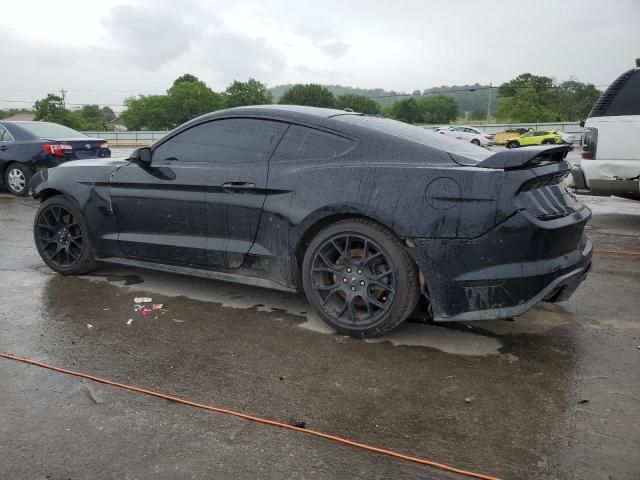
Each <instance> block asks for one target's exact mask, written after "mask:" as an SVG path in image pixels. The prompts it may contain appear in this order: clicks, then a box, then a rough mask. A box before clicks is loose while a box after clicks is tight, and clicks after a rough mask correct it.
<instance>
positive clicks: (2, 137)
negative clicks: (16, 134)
mask: <svg viewBox="0 0 640 480" xmlns="http://www.w3.org/2000/svg"><path fill="white" fill-rule="evenodd" d="M13 141H14V140H13V136H12V135H11V134H10V133H9V130H7V129H6V128H5V127H3V126H2V125H0V142H13Z"/></svg>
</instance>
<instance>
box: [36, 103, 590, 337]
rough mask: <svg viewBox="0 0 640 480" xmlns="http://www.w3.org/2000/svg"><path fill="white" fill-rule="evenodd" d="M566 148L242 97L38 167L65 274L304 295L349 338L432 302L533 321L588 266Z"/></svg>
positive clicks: (484, 315) (48, 258)
mask: <svg viewBox="0 0 640 480" xmlns="http://www.w3.org/2000/svg"><path fill="white" fill-rule="evenodd" d="M566 152H567V147H564V146H558V147H540V148H531V149H526V150H524V149H523V150H516V151H503V152H499V153H495V154H493V153H492V152H490V151H488V150H485V149H483V148H480V147H476V146H474V145H471V144H468V145H467V144H465V143H463V142H459V141H457V140H455V139H448V138H446V137H444V136H443V135H436V134H433V133H431V132H428V131H426V130H424V129H422V128H417V127H413V126H410V125H406V124H403V123H400V122H396V121H393V120H388V119H384V118H377V117H369V116H363V115H360V114H356V113H351V112H344V111H340V110H329V109H318V108H309V107H293V106H262V107H241V108H234V109H230V110H224V111H219V112H215V113H212V114H209V115H205V116H203V117H200V118H197V119H195V120H192V121H190V122H188V123H186V124H184V125H182V126H181V127H178V128H177V129H176V130H174V131H172V132H170V133H169V134H168V135H167V136H166V137H164V138H163V139H161V140H159V141H157V142H156V143H154V144H153V145H152V146H151V147H150V148H142V149H139V150H137V151H135V152H134V153H133V154H132V155H131V158H129V159H111V160H86V161H76V162H71V163H67V164H64V165H62V166H60V167H58V168H53V169H50V170H46V171H43V172H40V173H39V174H37V175H36V176H35V177H34V178H33V180H32V182H31V191H32V195H33V196H34V197H35V198H40V199H42V203H41V205H40V209H39V210H38V213H37V215H36V219H35V223H34V237H35V242H36V245H37V248H38V251H39V253H40V255H41V256H42V258H43V260H44V261H45V262H46V263H47V265H49V266H50V267H51V268H52V269H53V270H55V271H57V272H60V273H62V274H80V273H84V272H88V271H90V270H91V269H93V268H94V267H95V266H96V262H98V261H104V262H113V263H119V264H125V265H133V266H140V267H147V268H153V269H160V270H168V271H174V272H180V273H187V274H191V275H199V276H204V277H210V278H215V279H221V280H230V281H234V282H241V283H248V284H252V285H257V286H261V287H270V288H278V289H282V290H288V291H299V290H304V292H305V294H306V296H307V298H308V300H309V302H310V303H311V304H312V305H313V306H314V307H315V308H316V309H317V311H318V312H319V314H320V315H321V316H322V318H323V319H324V320H325V321H326V322H328V323H329V324H330V325H331V326H333V327H335V328H336V329H337V330H339V331H340V332H343V333H347V334H350V335H353V336H372V335H378V334H381V333H383V332H386V331H388V330H390V329H392V328H394V327H395V326H396V325H398V324H399V323H400V322H402V321H403V320H404V319H405V318H406V317H407V316H408V315H409V314H410V313H411V312H412V311H413V310H414V308H415V307H416V305H417V303H418V301H419V300H420V298H421V297H422V298H425V299H426V300H427V301H428V305H429V311H430V312H431V314H432V316H433V318H434V320H436V321H450V320H477V319H488V318H500V317H513V316H516V315H520V314H523V313H524V312H526V311H527V310H529V309H530V308H532V307H533V306H534V305H536V304H537V303H538V302H540V301H552V302H556V301H561V300H564V299H566V298H568V297H569V296H570V295H571V294H572V293H573V292H574V290H575V289H576V288H577V286H578V285H579V284H580V282H581V281H582V280H583V279H584V278H585V276H586V274H587V272H588V270H589V268H590V266H591V242H590V241H589V240H587V238H586V237H585V234H584V227H585V224H586V223H587V221H588V220H589V218H590V215H591V212H590V211H589V209H588V208H587V207H585V206H584V205H582V204H581V203H580V202H578V201H577V200H576V199H575V198H574V197H573V196H572V195H571V194H570V193H568V191H567V190H566V188H565V187H564V185H563V183H562V179H563V178H564V177H565V176H566V175H567V174H568V173H569V170H570V165H569V163H567V162H566V161H564V157H565V155H566Z"/></svg>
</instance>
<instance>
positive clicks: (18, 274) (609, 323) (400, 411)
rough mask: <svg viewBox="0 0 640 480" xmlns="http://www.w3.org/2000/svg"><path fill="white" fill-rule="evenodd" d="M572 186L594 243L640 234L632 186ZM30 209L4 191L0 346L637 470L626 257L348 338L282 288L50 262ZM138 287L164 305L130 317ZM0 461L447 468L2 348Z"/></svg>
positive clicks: (416, 446) (99, 474)
mask: <svg viewBox="0 0 640 480" xmlns="http://www.w3.org/2000/svg"><path fill="white" fill-rule="evenodd" d="M585 201H587V202H588V203H589V204H590V205H592V206H593V207H594V212H595V213H596V214H595V215H594V218H593V220H592V222H591V226H590V227H589V232H590V235H591V238H592V240H593V241H594V244H595V248H599V249H606V250H609V251H614V252H615V251H617V252H620V251H626V252H636V253H639V252H640V202H633V201H627V200H619V199H603V198H593V199H592V198H587V197H585ZM36 208H37V202H36V201H34V200H31V199H17V198H14V197H11V196H9V195H7V194H0V225H1V227H2V228H0V246H1V248H0V351H2V352H9V353H12V354H15V355H19V356H24V357H29V358H33V359H37V360H41V361H44V362H48V363H51V364H55V365H58V366H61V367H66V368H71V369H77V370H82V371H85V372H89V373H91V374H94V375H98V376H103V377H107V378H110V379H113V380H116V381H120V382H124V383H129V384H133V385H138V386H141V387H145V388H150V389H154V390H158V391H162V392H165V393H169V394H171V395H176V396H180V397H185V398H189V399H192V400H195V401H198V402H203V403H209V404H214V405H216V406H220V407H225V408H231V409H237V410H241V411H243V412H247V413H251V414H255V415H261V416H264V417H267V418H272V419H278V420H282V421H284V422H288V421H291V420H293V421H296V422H305V423H306V426H307V427H308V428H313V429H317V430H321V431H324V432H327V433H332V434H337V435H341V436H345V437H349V438H352V439H354V440H357V441H360V442H366V443H370V444H373V445H375V446H379V447H384V448H390V449H395V450H398V451H400V452H402V453H406V454H410V455H418V456H423V457H426V458H430V459H434V460H436V461H439V462H443V463H448V464H452V465H455V466H457V467H460V468H465V469H469V470H473V471H477V472H483V473H487V474H492V475H496V476H500V477H503V478H545V479H555V478H562V479H564V478H567V479H569V478H570V479H603V478H611V479H637V478H639V477H640V454H639V452H640V368H639V367H640V268H639V267H640V255H614V254H611V253H608V254H596V255H595V257H594V267H593V270H592V272H591V273H590V275H589V277H588V279H587V280H586V281H585V282H584V283H583V285H582V286H581V287H580V288H579V289H578V291H577V292H576V294H575V295H574V296H573V297H572V298H571V300H570V301H569V302H566V303H563V304H558V305H551V304H542V305H540V306H539V307H537V308H535V309H534V310H533V311H531V312H529V313H527V314H526V315H524V316H522V317H519V318H517V319H516V320H515V321H513V322H507V321H487V322H475V323H469V324H455V325H421V324H418V323H405V324H404V325H402V326H401V328H400V329H398V331H396V332H394V333H392V334H391V335H389V336H388V337H385V338H383V339H381V340H376V341H362V340H355V339H351V338H347V337H343V336H339V335H336V334H334V333H332V332H331V331H330V330H328V329H327V328H326V327H324V326H323V325H322V324H321V323H320V322H319V321H318V320H317V318H315V317H314V315H312V314H311V313H309V311H308V310H309V309H308V306H307V305H306V303H305V301H304V299H303V298H302V297H300V296H298V295H291V294H284V293H280V292H271V291H268V290H263V289H257V288H250V287H244V286H239V285H233V284H225V283H220V282H215V281H211V280H203V279H195V278H190V277H184V276H179V275H170V274H164V273H158V272H148V271H144V270H139V269H131V268H122V267H106V266H105V267H102V268H101V269H99V270H97V271H96V272H94V273H93V274H92V275H87V276H82V277H63V276H60V275H57V274H55V273H53V272H52V271H50V270H49V269H48V268H47V267H45V266H44V264H43V263H42V262H41V260H40V258H39V257H38V255H37V253H36V250H35V247H34V246H33V241H32V234H31V224H32V221H33V216H34V213H35V210H36ZM136 296H150V297H152V298H153V302H154V303H162V304H164V308H163V310H155V311H152V312H151V313H150V314H149V315H146V316H145V315H144V314H143V313H142V312H136V311H134V300H133V299H134V297H136ZM129 320H131V322H129ZM128 322H129V323H130V325H127V323H128ZM0 478H2V479H5V478H6V479H47V480H67V479H74V480H75V479H85V478H86V479H116V478H117V479H146V478H154V479H209V478H216V479H226V478H265V479H266V478H292V479H294V478H295V479H297V478H327V479H337V478H371V479H382V478H393V479H395V478H438V479H439V478H447V479H448V478H463V477H460V476H456V475H453V474H448V473H441V472H439V471H437V470H433V469H431V468H429V467H424V466H420V465H416V464H411V463H407V462H403V461H400V460H396V459H392V458H389V457H384V456H381V455H378V454H374V453H368V452H364V451H360V450H357V449H354V448H352V447H347V446H342V445H338V444H335V443H331V442H328V441H326V440H322V439H318V438H313V437H309V436H306V435H304V434H300V433H297V432H292V431H284V430H281V429H277V428H273V427H269V426H264V425H259V424H255V423H249V422H247V421H245V420H241V419H238V418H233V417H229V416H225V415H220V414H216V413H211V412H206V411H202V410H197V409H194V408H190V407H187V406H183V405H179V404H175V403H171V402H168V401H165V400H161V399H157V398H153V397H149V396H145V395H141V394H136V393H132V392H127V391H123V390H120V389H117V388H114V387H110V386H106V385H102V384H97V383H93V382H90V381H88V380H82V379H77V378H74V377H69V376H66V375H63V374H60V373H55V372H51V371H48V370H43V369H41V368H38V367H34V366H28V365H24V364H20V363H16V362H13V361H10V360H4V359H0Z"/></svg>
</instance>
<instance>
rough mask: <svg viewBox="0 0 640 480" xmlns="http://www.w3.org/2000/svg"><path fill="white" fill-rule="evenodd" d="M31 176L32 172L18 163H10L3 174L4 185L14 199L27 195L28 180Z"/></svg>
mask: <svg viewBox="0 0 640 480" xmlns="http://www.w3.org/2000/svg"><path fill="white" fill-rule="evenodd" d="M32 176H33V170H31V169H30V168H29V167H27V166H25V165H21V164H19V163H12V164H11V165H9V166H8V167H7V171H6V172H5V174H4V183H5V185H6V186H7V189H8V190H9V192H11V193H12V194H14V195H15V196H16V197H24V196H25V195H26V194H27V193H29V180H31V177H32Z"/></svg>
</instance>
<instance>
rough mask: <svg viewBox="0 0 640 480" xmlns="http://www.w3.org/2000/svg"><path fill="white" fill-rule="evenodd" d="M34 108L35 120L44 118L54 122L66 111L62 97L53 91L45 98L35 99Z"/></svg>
mask: <svg viewBox="0 0 640 480" xmlns="http://www.w3.org/2000/svg"><path fill="white" fill-rule="evenodd" d="M35 109H36V120H46V121H48V122H55V121H56V120H58V119H61V118H62V117H63V116H64V114H65V112H66V111H67V110H66V109H65V107H64V100H63V99H62V97H59V96H58V95H54V94H53V93H49V94H48V95H47V96H46V97H45V98H43V99H41V100H37V101H36V103H35Z"/></svg>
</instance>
